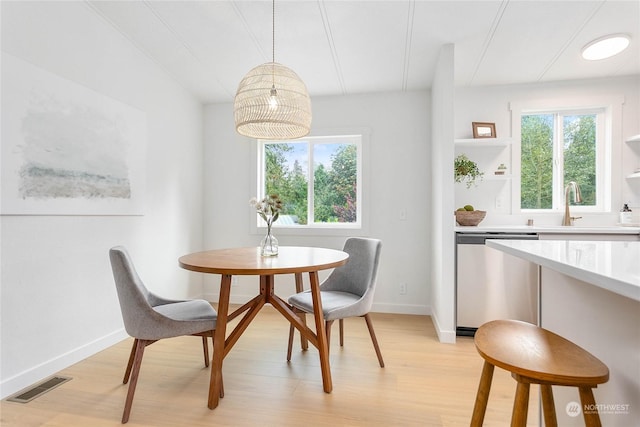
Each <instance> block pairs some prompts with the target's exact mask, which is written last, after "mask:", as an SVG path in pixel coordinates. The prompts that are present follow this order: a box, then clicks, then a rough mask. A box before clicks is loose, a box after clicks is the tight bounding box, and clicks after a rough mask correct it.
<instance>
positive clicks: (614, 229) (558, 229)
mask: <svg viewBox="0 0 640 427" xmlns="http://www.w3.org/2000/svg"><path fill="white" fill-rule="evenodd" d="M454 230H455V231H456V232H457V233H550V234H638V235H640V227H626V226H620V225H610V226H609V225H606V226H577V225H572V226H563V225H532V226H529V225H488V226H483V225H478V226H461V225H457V226H456V227H455V228H454Z"/></svg>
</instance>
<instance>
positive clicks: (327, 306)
mask: <svg viewBox="0 0 640 427" xmlns="http://www.w3.org/2000/svg"><path fill="white" fill-rule="evenodd" d="M381 249H382V242H381V241H380V240H377V239H365V238H360V237H351V238H349V239H347V241H346V242H345V244H344V249H343V250H344V251H345V252H347V253H348V254H349V261H348V262H347V263H346V264H345V265H343V266H341V267H338V268H336V269H335V270H333V272H332V273H331V274H330V275H329V277H327V279H326V280H325V281H324V282H322V284H321V285H320V294H321V298H322V311H323V313H324V319H325V323H326V331H327V341H328V342H329V341H330V337H331V325H332V324H333V322H334V321H335V320H339V321H340V322H339V324H340V345H341V346H343V345H344V325H343V319H345V318H347V317H358V316H359V317H364V319H365V321H366V322H367V328H368V329H369V334H370V335H371V341H373V347H374V348H375V350H376V355H377V356H378V362H379V363H380V367H384V361H383V360H382V353H381V352H380V347H379V346H378V341H377V340H376V335H375V333H374V331H373V324H372V323H371V317H370V316H369V311H370V310H371V305H372V303H373V294H374V291H375V286H376V276H377V272H378V261H379V260H380V250H381ZM289 304H291V305H292V306H293V307H294V310H295V311H296V312H298V313H299V314H300V315H301V316H304V313H313V302H312V300H311V292H310V291H308V290H307V291H304V292H300V293H297V294H295V295H292V296H290V297H289ZM293 332H294V328H293V326H291V328H290V329H289V349H288V351H287V360H291V348H292V346H293Z"/></svg>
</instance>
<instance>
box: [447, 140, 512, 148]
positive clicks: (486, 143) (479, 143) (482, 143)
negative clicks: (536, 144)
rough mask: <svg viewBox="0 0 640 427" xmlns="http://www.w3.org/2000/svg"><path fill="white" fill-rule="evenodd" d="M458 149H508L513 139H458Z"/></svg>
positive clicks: (456, 141) (456, 143) (456, 142)
mask: <svg viewBox="0 0 640 427" xmlns="http://www.w3.org/2000/svg"><path fill="white" fill-rule="evenodd" d="M454 142H455V145H456V147H473V148H483V147H506V146H507V145H510V144H511V138H469V139H456V140H455V141H454Z"/></svg>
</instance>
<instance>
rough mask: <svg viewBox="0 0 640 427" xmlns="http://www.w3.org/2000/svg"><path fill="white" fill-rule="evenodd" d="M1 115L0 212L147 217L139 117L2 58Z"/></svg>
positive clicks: (63, 81) (142, 127) (35, 69)
mask: <svg viewBox="0 0 640 427" xmlns="http://www.w3.org/2000/svg"><path fill="white" fill-rule="evenodd" d="M1 111H2V131H1V136H2V141H1V142H2V151H1V153H2V158H1V162H0V163H1V168H2V170H1V176H2V183H1V190H2V196H1V205H0V213H2V214H4V215H12V214H13V215H21V214H22V215H141V214H143V213H144V197H145V157H146V156H145V153H146V138H147V135H146V132H147V130H146V115H145V113H144V112H142V111H140V110H138V109H136V108H133V107H131V106H129V105H127V104H124V103H122V102H120V101H117V100H115V99H113V98H110V97H108V96H105V95H103V94H100V93H98V92H96V91H94V90H91V89H89V88H87V87H85V86H82V85H80V84H77V83H75V82H73V81H70V80H67V79H64V78H62V77H60V76H58V75H56V74H53V73H51V72H49V71H46V70H44V69H42V68H39V67H36V66H34V65H32V64H30V63H28V62H26V61H23V60H22V59H19V58H17V57H15V56H12V55H9V54H6V53H2V110H1Z"/></svg>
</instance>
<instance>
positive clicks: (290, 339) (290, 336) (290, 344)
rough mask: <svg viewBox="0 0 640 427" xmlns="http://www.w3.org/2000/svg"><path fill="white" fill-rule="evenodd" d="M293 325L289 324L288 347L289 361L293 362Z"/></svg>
mask: <svg viewBox="0 0 640 427" xmlns="http://www.w3.org/2000/svg"><path fill="white" fill-rule="evenodd" d="M294 329H295V328H294V327H293V325H291V324H289V344H288V347H287V362H291V350H292V349H293V330H294Z"/></svg>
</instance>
